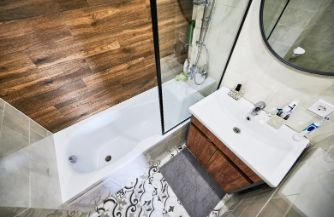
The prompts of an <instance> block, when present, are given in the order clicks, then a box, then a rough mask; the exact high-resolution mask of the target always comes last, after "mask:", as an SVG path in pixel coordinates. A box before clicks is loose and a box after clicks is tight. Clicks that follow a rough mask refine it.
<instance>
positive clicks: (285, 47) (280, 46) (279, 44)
mask: <svg viewBox="0 0 334 217" xmlns="http://www.w3.org/2000/svg"><path fill="white" fill-rule="evenodd" d="M274 2H276V3H274ZM277 2H280V1H272V3H271V2H270V1H269V2H268V3H269V5H267V1H266V6H267V7H265V10H267V9H268V8H270V7H275V6H276V5H277ZM328 2H329V1H328V0H318V1H316V2H315V1H313V0H304V1H303V2H302V3H301V2H300V1H291V2H289V4H288V6H287V7H286V9H285V11H284V14H283V16H282V17H281V19H280V20H279V22H278V24H277V26H276V27H275V29H274V31H273V33H272V35H271V37H270V39H269V42H270V44H271V45H272V47H273V48H274V50H275V51H276V52H277V53H278V54H279V55H280V56H282V57H284V56H285V55H287V54H288V51H289V50H290V48H291V47H293V46H294V45H295V44H296V42H297V41H298V40H300V38H303V37H305V34H308V32H307V31H306V32H305V31H304V30H305V29H306V28H311V26H313V25H314V24H315V22H319V17H320V15H321V14H322V13H323V11H324V9H325V8H326V7H328ZM270 3H271V4H270ZM275 4H276V5H275ZM300 4H302V6H300ZM276 7H277V6H276ZM281 10H282V8H281ZM296 21H297V22H296Z"/></svg>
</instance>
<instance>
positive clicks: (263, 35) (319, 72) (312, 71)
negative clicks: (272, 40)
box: [259, 0, 334, 76]
mask: <svg viewBox="0 0 334 217" xmlns="http://www.w3.org/2000/svg"><path fill="white" fill-rule="evenodd" d="M265 1H266V0H261V6H260V16H259V17H260V30H261V35H262V39H263V41H264V43H265V44H266V46H267V48H268V49H269V50H270V52H271V53H272V54H273V55H274V56H275V57H276V58H277V59H278V60H280V61H281V62H283V63H285V64H286V65H288V66H290V67H292V68H295V69H298V70H300V71H303V72H308V73H311V74H318V75H326V76H334V72H326V71H319V70H315V69H307V68H303V67H301V66H298V65H296V64H293V63H291V62H289V61H287V60H285V59H284V58H282V57H281V56H280V55H278V54H277V53H276V52H275V50H274V49H273V48H272V47H271V46H270V44H269V42H268V40H267V38H266V34H265V32H264V25H263V11H264V4H265Z"/></svg>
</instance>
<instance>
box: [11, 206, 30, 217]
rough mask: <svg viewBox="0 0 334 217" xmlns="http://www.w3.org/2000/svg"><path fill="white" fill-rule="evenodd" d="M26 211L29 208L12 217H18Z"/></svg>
mask: <svg viewBox="0 0 334 217" xmlns="http://www.w3.org/2000/svg"><path fill="white" fill-rule="evenodd" d="M27 210H29V208H25V209H23V210H22V211H21V212H18V213H16V214H15V216H14V217H17V216H20V215H21V214H23V213H24V212H26V211H27Z"/></svg>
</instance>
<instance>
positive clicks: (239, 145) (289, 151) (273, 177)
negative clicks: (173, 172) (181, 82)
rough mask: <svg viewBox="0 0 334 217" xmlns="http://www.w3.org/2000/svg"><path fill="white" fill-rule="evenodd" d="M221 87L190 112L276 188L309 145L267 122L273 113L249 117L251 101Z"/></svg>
mask: <svg viewBox="0 0 334 217" xmlns="http://www.w3.org/2000/svg"><path fill="white" fill-rule="evenodd" d="M228 91H229V90H228V89H227V88H224V87H223V88H221V89H219V90H217V91H216V92H214V93H213V94H211V95H210V96H208V97H206V98H204V99H203V100H201V101H200V102H198V103H196V104H195V105H193V106H191V107H190V109H189V110H190V112H191V113H192V115H193V116H195V117H196V118H197V119H198V120H199V121H200V122H201V123H202V124H203V125H204V126H206V127H207V128H208V129H209V130H210V131H211V132H212V133H213V134H214V135H215V136H216V137H218V138H219V139H220V140H221V141H222V142H223V143H224V144H225V145H226V146H227V147H228V148H229V149H230V150H231V151H232V152H233V153H234V154H235V155H237V156H238V157H239V158H240V159H241V160H242V161H243V162H244V163H245V164H246V165H247V166H249V167H250V168H251V169H252V170H253V171H254V172H255V173H256V174H257V175H258V176H259V177H261V178H262V179H263V181H264V182H266V183H267V184H268V185H269V186H271V187H276V186H278V185H279V183H280V182H281V181H282V179H283V178H284V176H285V175H286V174H287V173H288V171H289V170H290V168H291V167H292V166H293V164H294V163H295V162H296V160H297V159H298V157H299V156H300V154H301V153H302V152H303V150H304V149H305V148H306V147H307V145H308V144H309V140H308V139H306V138H304V139H302V140H300V141H294V140H293V136H294V135H295V134H297V132H295V131H294V130H292V129H291V128H289V127H288V126H286V125H283V126H282V127H280V128H279V129H275V128H273V127H271V126H270V125H268V124H267V120H268V119H269V116H268V115H267V114H266V113H265V112H260V113H259V115H257V116H254V117H252V118H251V120H247V119H246V117H247V116H248V115H249V113H250V111H251V110H252V109H253V108H254V105H253V104H252V103H250V102H249V101H247V100H245V99H243V98H241V99H239V100H238V101H236V100H234V99H232V98H231V97H229V96H228V95H227V93H228Z"/></svg>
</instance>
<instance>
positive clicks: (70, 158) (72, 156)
mask: <svg viewBox="0 0 334 217" xmlns="http://www.w3.org/2000/svg"><path fill="white" fill-rule="evenodd" d="M68 160H69V161H70V162H71V163H72V164H75V163H76V162H77V161H78V157H77V156H75V155H71V156H69V157H68Z"/></svg>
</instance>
